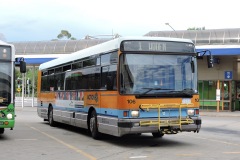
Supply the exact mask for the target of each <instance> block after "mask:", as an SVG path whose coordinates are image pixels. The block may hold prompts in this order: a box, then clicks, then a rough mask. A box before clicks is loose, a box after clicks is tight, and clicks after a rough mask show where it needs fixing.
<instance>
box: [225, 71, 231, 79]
mask: <svg viewBox="0 0 240 160" xmlns="http://www.w3.org/2000/svg"><path fill="white" fill-rule="evenodd" d="M232 75H233V74H232V71H225V72H224V78H225V79H232Z"/></svg>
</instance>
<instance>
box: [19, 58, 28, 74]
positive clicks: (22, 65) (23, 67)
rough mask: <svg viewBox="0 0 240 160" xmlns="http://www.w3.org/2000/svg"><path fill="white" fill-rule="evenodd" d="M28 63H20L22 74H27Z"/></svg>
mask: <svg viewBox="0 0 240 160" xmlns="http://www.w3.org/2000/svg"><path fill="white" fill-rule="evenodd" d="M26 70H27V69H26V62H24V61H20V72H21V73H26Z"/></svg>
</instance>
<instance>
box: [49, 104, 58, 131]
mask: <svg viewBox="0 0 240 160" xmlns="http://www.w3.org/2000/svg"><path fill="white" fill-rule="evenodd" d="M48 123H49V125H50V126H51V127H54V126H56V122H55V121H54V119H53V108H52V106H50V107H49V109H48Z"/></svg>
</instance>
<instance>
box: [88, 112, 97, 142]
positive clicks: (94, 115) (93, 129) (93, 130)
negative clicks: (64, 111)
mask: <svg viewBox="0 0 240 160" xmlns="http://www.w3.org/2000/svg"><path fill="white" fill-rule="evenodd" d="M89 130H90V132H91V135H92V137H93V138H94V139H99V138H100V133H99V132H98V125H97V113H96V111H95V110H93V111H92V113H91V117H90V122H89Z"/></svg>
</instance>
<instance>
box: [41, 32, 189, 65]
mask: <svg viewBox="0 0 240 160" xmlns="http://www.w3.org/2000/svg"><path fill="white" fill-rule="evenodd" d="M125 40H163V41H177V42H188V43H193V42H192V41H191V40H190V39H182V38H169V37H146V36H141V37H119V38H116V39H113V40H109V41H107V42H104V43H101V44H98V45H95V46H92V47H89V48H86V49H83V50H80V51H77V52H74V53H72V54H68V55H65V56H62V57H59V58H57V59H54V60H51V61H49V62H46V63H43V64H41V65H40V66H39V70H44V69H47V68H52V67H55V66H59V65H61V64H65V63H68V62H73V61H75V60H78V59H82V58H85V57H89V56H94V55H96V54H100V53H105V52H109V51H113V50H117V49H119V47H120V44H121V42H122V41H125Z"/></svg>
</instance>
